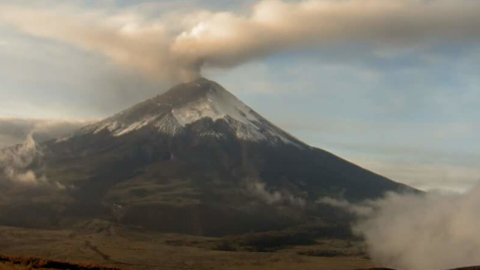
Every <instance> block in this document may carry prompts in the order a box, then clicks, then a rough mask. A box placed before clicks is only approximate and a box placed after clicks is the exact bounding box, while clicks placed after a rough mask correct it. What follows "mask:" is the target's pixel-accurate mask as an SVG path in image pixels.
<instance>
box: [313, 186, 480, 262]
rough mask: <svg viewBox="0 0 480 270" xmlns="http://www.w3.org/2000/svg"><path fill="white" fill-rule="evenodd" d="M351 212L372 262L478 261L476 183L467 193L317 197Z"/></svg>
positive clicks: (478, 194) (478, 198)
mask: <svg viewBox="0 0 480 270" xmlns="http://www.w3.org/2000/svg"><path fill="white" fill-rule="evenodd" d="M319 202H320V203H326V204H328V205H331V206H335V207H339V208H342V209H344V210H346V211H349V212H350V213H353V214H356V215H357V216H358V217H359V219H360V221H359V222H358V223H357V224H356V225H355V226H354V231H355V232H356V233H357V234H359V235H361V236H363V237H364V238H365V240H366V243H367V246H368V249H369V253H370V256H371V257H372V258H373V259H374V261H375V262H376V264H377V265H379V266H385V267H392V268H399V269H449V268H456V267H462V266H471V265H479V264H480V232H479V230H478V228H479V227H480V216H479V215H478V207H479V206H480V187H479V186H477V187H475V188H473V189H472V190H470V191H468V192H467V193H463V194H460V193H439V192H429V193H426V194H423V195H414V194H403V195H399V194H393V193H391V194H388V195H386V196H385V198H383V199H380V200H376V201H368V202H364V203H361V204H355V205H354V204H350V203H348V202H346V201H337V200H334V199H330V198H327V199H321V200H320V201H319Z"/></svg>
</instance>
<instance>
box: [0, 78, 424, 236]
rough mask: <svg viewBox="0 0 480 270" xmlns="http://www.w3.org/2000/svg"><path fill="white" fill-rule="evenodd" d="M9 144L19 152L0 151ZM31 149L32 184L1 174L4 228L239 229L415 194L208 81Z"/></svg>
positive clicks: (225, 231)
mask: <svg viewBox="0 0 480 270" xmlns="http://www.w3.org/2000/svg"><path fill="white" fill-rule="evenodd" d="M30 145H31V142H30ZM30 148H32V147H30ZM15 149H17V150H18V149H24V150H25V146H17V147H16V148H14V149H6V150H4V151H10V152H15ZM19 152H20V151H19ZM23 152H25V151H23ZM34 153H35V156H34V157H32V158H31V159H30V160H29V162H28V164H26V165H25V166H23V167H22V168H21V170H22V173H23V174H22V176H24V177H25V176H28V175H30V176H31V175H32V174H33V175H34V176H36V178H37V179H40V180H37V183H36V184H35V186H34V187H31V185H30V186H27V184H25V183H23V184H22V185H14V184H12V180H11V179H9V175H10V176H11V170H7V169H6V168H3V176H0V185H1V186H2V187H1V188H2V190H3V192H4V193H3V194H4V199H3V200H1V201H0V223H1V224H6V225H15V226H47V227H48V226H62V225H64V224H72V223H75V222H78V221H79V220H84V219H108V220H114V221H116V222H120V223H123V224H129V225H136V226H142V227H145V228H148V229H153V230H160V231H167V232H178V233H188V234H201V235H221V234H234V233H244V232H250V231H264V230H272V229H279V228H285V227H288V226H291V225H292V224H299V223H304V222H309V221H311V220H327V219H328V218H331V216H330V214H328V213H327V212H325V211H324V210H322V209H320V208H321V207H320V206H319V204H317V203H316V202H317V201H318V199H319V198H323V197H333V198H339V199H345V200H348V201H351V202H355V201H361V200H365V199H375V198H379V197H381V196H382V195H383V194H384V193H385V192H388V191H394V192H405V191H415V190H414V189H413V188H410V187H408V186H406V185H403V184H400V183H396V182H394V181H391V180H389V179H387V178H385V177H382V176H380V175H377V174H375V173H372V172H370V171H368V170H365V169H363V168H361V167H359V166H356V165H354V164H352V163H350V162H348V161H346V160H343V159H341V158H339V157H337V156H335V155H333V154H331V153H329V152H326V151H324V150H321V149H318V148H315V147H311V146H309V145H307V144H306V143H304V142H302V141H300V140H298V139H297V138H295V137H294V136H292V135H290V134H289V133H287V132H285V131H283V130H282V129H280V128H278V127H277V126H275V125H274V124H272V123H270V122H269V121H268V120H267V119H265V118H263V117H262V116H261V115H259V114H258V113H256V112H255V111H254V110H252V109H251V108H249V107H248V106H247V105H245V104H244V103H242V102H241V101H240V100H239V99H237V98H236V97H235V96H234V95H232V94H231V93H229V92H228V91H227V90H225V89H224V88H223V87H222V86H220V85H219V84H217V83H215V82H213V81H210V80H207V79H204V78H202V79H198V80H196V81H193V82H190V83H184V84H180V85H177V86H175V87H173V88H172V89H171V90H169V91H168V92H166V93H164V94H161V95H159V96H156V97H154V98H152V99H149V100H147V101H144V102H142V103H140V104H137V105H135V106H134V107H132V108H130V109H127V110H125V111H123V112H120V113H118V114H116V115H114V116H112V117H110V118H107V119H105V120H103V121H100V122H98V123H95V124H93V125H90V126H86V127H84V128H82V129H80V130H78V131H77V132H75V133H73V134H71V135H69V136H66V137H63V138H58V139H56V140H51V141H47V142H42V143H38V144H36V146H35V151H34ZM0 167H1V165H0ZM4 167H6V166H5V165H4ZM0 172H2V171H1V170H0ZM8 172H10V174H9V173H8ZM1 177H3V179H1ZM10 178H11V177H10ZM23 182H25V181H23ZM19 186H20V187H19Z"/></svg>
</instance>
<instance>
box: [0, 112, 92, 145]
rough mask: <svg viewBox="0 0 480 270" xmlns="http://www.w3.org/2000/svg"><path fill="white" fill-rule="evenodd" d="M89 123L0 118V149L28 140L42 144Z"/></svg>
mask: <svg viewBox="0 0 480 270" xmlns="http://www.w3.org/2000/svg"><path fill="white" fill-rule="evenodd" d="M89 123H91V121H80V120H78V121H77V120H35V119H18V118H0V149H2V148H6V147H8V146H13V145H16V144H22V143H24V142H26V141H27V142H28V141H30V139H32V140H33V141H36V142H42V141H46V140H50V139H54V138H58V137H62V136H64V135H67V134H69V133H71V132H74V131H75V130H77V129H79V128H81V127H83V126H86V125H88V124H89ZM30 136H31V138H29V137H30Z"/></svg>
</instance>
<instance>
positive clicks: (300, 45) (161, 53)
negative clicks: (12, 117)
mask: <svg viewBox="0 0 480 270" xmlns="http://www.w3.org/2000/svg"><path fill="white" fill-rule="evenodd" d="M139 10H141V9H139ZM139 10H135V9H128V10H113V11H112V10H111V9H105V10H99V9H98V8H97V9H95V10H90V9H88V8H85V7H81V6H73V5H65V4H49V5H39V6H36V7H35V8H28V7H25V6H19V5H17V6H16V5H0V18H1V19H0V21H3V22H5V23H9V24H12V25H14V26H16V27H17V28H18V29H21V30H22V31H24V32H25V33H28V34H30V35H34V36H38V37H44V38H49V39H54V40H57V41H60V42H65V43H68V44H71V45H74V46H76V47H79V48H82V49H84V50H88V51H94V52H99V53H101V54H104V55H105V56H107V57H109V58H111V59H112V60H114V61H115V62H116V63H118V64H120V65H122V66H125V67H127V68H132V69H136V70H141V71H143V72H144V73H145V74H146V75H148V76H150V77H154V78H158V79H161V80H168V81H171V82H177V81H180V80H190V79H193V78H196V77H198V76H200V75H201V70H202V68H203V67H204V66H208V67H217V68H230V67H234V66H237V65H240V64H243V63H246V62H249V61H252V60H256V59H261V58H264V57H267V56H269V55H272V54H277V53H281V52H285V51H295V50H298V49H304V48H308V47H318V46H322V45H329V44H337V43H350V44H351V43H367V44H372V45H382V44H383V45H389V46H408V45H412V44H418V43H428V42H463V41H469V40H470V41H471V40H478V39H479V38H480V17H479V16H478V12H479V11H480V3H479V2H478V1H468V0H455V1H453V0H434V1H423V0H392V1H385V0H347V1H333V0H328V1H320V0H307V1H301V2H286V1H277V0H265V1H260V2H258V3H256V4H254V5H253V6H252V8H251V10H250V12H249V13H248V14H246V15H245V14H241V13H235V12H212V11H208V10H198V11H194V12H188V13H180V12H176V13H175V12H173V11H172V12H171V13H170V14H164V15H163V16H162V17H161V18H153V19H152V17H151V14H149V15H145V14H142V13H141V12H139Z"/></svg>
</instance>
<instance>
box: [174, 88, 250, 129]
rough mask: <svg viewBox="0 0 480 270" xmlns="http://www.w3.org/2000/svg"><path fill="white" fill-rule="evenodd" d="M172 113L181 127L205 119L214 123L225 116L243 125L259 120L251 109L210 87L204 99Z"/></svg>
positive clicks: (229, 95) (232, 96) (223, 91)
mask: <svg viewBox="0 0 480 270" xmlns="http://www.w3.org/2000/svg"><path fill="white" fill-rule="evenodd" d="M172 113H173V115H174V116H175V118H176V119H177V120H178V122H179V123H180V124H182V125H183V126H185V125H187V124H191V123H193V122H196V121H198V120H200V119H202V118H205V117H208V118H211V119H212V120H213V121H216V120H218V119H221V118H225V117H226V116H227V115H228V116H230V117H231V118H233V119H235V120H236V121H238V122H241V123H244V124H250V123H251V122H252V121H258V120H259V119H258V118H257V117H256V116H255V115H254V114H253V111H252V109H250V108H249V107H248V106H246V105H245V104H243V103H242V102H241V101H240V100H238V99H237V98H236V97H235V96H234V95H232V94H230V93H229V92H227V91H226V90H224V89H222V88H221V87H220V86H212V87H211V88H210V89H209V90H208V92H207V94H206V95H205V96H204V97H202V98H200V99H198V100H196V101H193V102H191V103H189V104H187V105H186V106H183V107H180V108H176V109H174V110H172Z"/></svg>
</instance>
